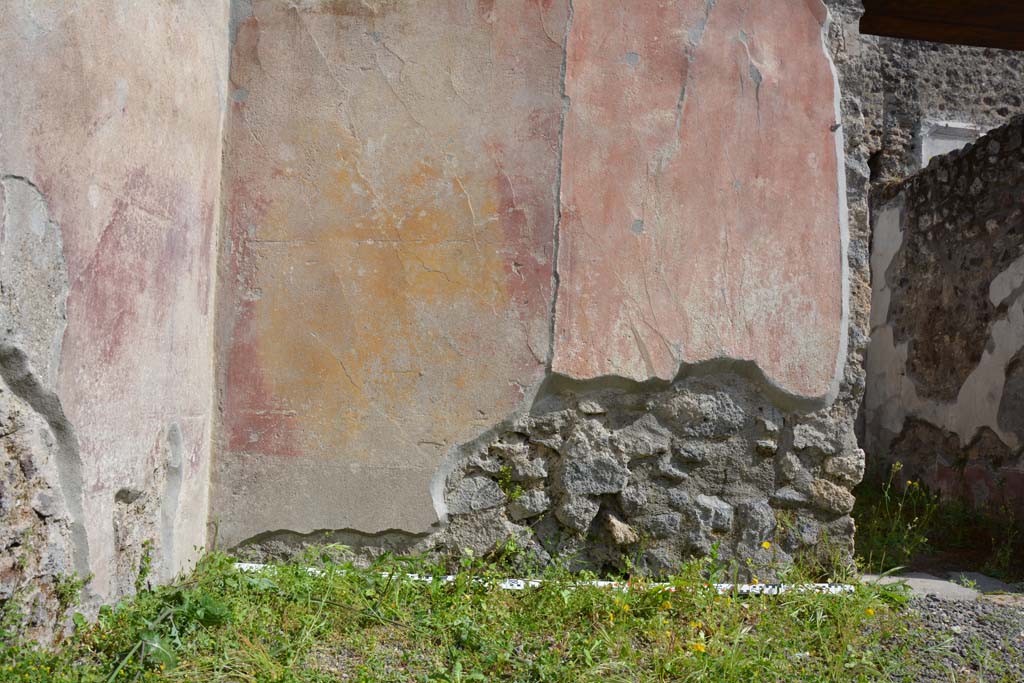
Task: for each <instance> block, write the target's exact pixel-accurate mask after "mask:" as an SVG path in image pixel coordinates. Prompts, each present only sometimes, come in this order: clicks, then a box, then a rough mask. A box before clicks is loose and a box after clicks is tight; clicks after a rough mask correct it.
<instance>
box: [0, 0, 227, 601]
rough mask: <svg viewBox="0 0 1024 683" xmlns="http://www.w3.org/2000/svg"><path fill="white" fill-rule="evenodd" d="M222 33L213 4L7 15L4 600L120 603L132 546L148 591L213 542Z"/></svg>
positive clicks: (0, 305) (19, 10)
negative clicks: (148, 575) (60, 585)
mask: <svg viewBox="0 0 1024 683" xmlns="http://www.w3.org/2000/svg"><path fill="white" fill-rule="evenodd" d="M227 32H228V13H227V6H226V3H213V2H208V1H207V0H187V1H186V2H171V1H169V0H168V1H164V0H160V1H155V2H146V3H125V2H118V1H115V0H90V1H88V2H85V1H80V2H78V1H69V2H61V3H53V2H36V1H32V0H30V1H27V2H17V3H11V2H7V3H3V4H2V6H0V63H2V64H3V69H2V70H0V92H3V97H2V98H0V121H3V135H2V138H0V208H2V212H0V215H2V226H0V324H2V329H0V375H2V378H3V383H2V385H0V424H2V427H0V428H2V429H3V430H4V431H3V448H4V451H3V458H2V460H0V466H2V467H3V471H2V473H0V515H2V517H3V526H4V538H3V543H4V550H3V555H2V557H3V563H4V564H3V568H2V569H0V576H2V579H0V585H2V591H3V596H4V597H8V595H9V594H10V593H12V592H17V591H16V589H17V587H18V585H19V584H20V585H21V586H25V585H34V586H35V588H36V589H40V590H43V591H44V593H45V591H46V589H45V586H47V585H51V584H52V583H53V582H54V581H55V577H57V576H59V575H61V574H63V573H65V572H70V571H72V570H76V571H77V573H78V574H79V576H81V577H85V576H87V575H90V574H91V575H92V577H93V578H92V581H91V583H90V585H89V587H88V590H89V591H91V593H92V595H93V596H96V597H99V598H102V599H106V600H112V599H115V598H117V597H118V596H120V595H122V594H124V593H127V592H131V591H132V590H134V582H135V578H136V576H137V574H138V571H139V562H140V558H141V556H142V554H143V552H144V550H143V543H144V542H148V543H150V544H151V545H152V548H153V553H154V564H153V566H154V578H157V579H166V578H169V577H170V576H171V575H173V574H174V573H176V572H177V571H178V570H180V569H181V568H183V567H184V566H185V565H186V563H187V562H188V561H189V560H190V559H191V558H193V557H194V547H195V546H202V545H203V544H204V541H205V536H206V501H207V487H208V484H207V482H208V471H209V470H208V467H209V452H210V451H209V431H210V426H211V424H210V423H211V399H212V395H213V391H212V381H213V368H212V362H211V361H212V349H211V341H212V334H211V332H212V320H213V310H212V301H213V283H214V280H213V277H212V271H213V266H212V264H213V251H214V245H215V241H216V240H215V231H216V221H217V216H218V201H219V200H218V197H219V188H220V166H221V160H220V138H221V133H220V130H221V118H222V111H223V107H224V96H225V93H226V90H225V84H226V76H227V71H226V66H227ZM21 531H25V533H26V534H27V535H28V536H31V537H32V539H31V543H32V546H31V547H30V546H28V545H25V544H22V545H20V546H19V545H18V544H17V540H16V538H15V535H16V534H18V533H20V532H21ZM19 558H21V559H20V560H19ZM12 587H13V588H14V590H12ZM15 597H16V598H19V599H20V600H23V601H24V602H26V603H27V604H26V608H27V609H29V610H30V611H31V610H32V609H33V607H32V605H40V604H43V605H44V610H43V611H47V610H49V609H51V608H52V607H53V604H52V602H51V603H47V604H44V603H46V600H49V599H51V598H52V595H50V596H49V597H47V595H43V596H42V597H41V598H38V597H33V596H32V595H28V594H25V595H16V596H15ZM40 600H41V601H42V602H40ZM47 605H48V606H47ZM47 618H52V614H51V615H50V616H49V617H47Z"/></svg>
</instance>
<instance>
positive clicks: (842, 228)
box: [818, 0, 850, 405]
mask: <svg viewBox="0 0 1024 683" xmlns="http://www.w3.org/2000/svg"><path fill="white" fill-rule="evenodd" d="M818 2H820V3H821V6H822V7H824V9H825V20H824V21H823V22H821V49H822V52H823V53H824V56H825V59H826V60H827V61H828V67H829V71H830V72H831V73H832V97H833V106H834V108H835V123H836V124H837V127H836V129H835V131H833V134H832V135H833V138H834V139H835V146H836V175H837V179H836V183H837V184H836V189H837V192H838V195H839V259H840V268H841V275H840V278H841V282H842V285H841V286H842V293H841V296H842V313H841V315H840V321H839V349H838V351H837V352H836V363H835V374H834V375H833V377H832V381H831V383H830V384H829V388H828V391H827V392H826V393H825V396H824V397H823V398H822V401H823V402H824V403H825V404H826V405H830V404H832V402H833V401H835V400H836V398H837V397H838V396H839V388H840V385H841V383H842V380H843V376H844V375H845V372H846V363H847V360H848V358H847V356H848V355H849V346H850V260H849V259H850V206H849V201H848V198H847V195H846V193H847V191H848V188H847V186H846V138H845V133H844V131H843V125H842V124H843V102H842V92H841V91H840V84H839V71H838V69H836V63H835V60H833V59H832V53H831V51H830V50H829V40H828V34H829V29H830V28H831V26H832V22H833V20H834V17H833V15H832V10H831V9H830V8H829V7H828V6H827V5H825V3H824V0H818Z"/></svg>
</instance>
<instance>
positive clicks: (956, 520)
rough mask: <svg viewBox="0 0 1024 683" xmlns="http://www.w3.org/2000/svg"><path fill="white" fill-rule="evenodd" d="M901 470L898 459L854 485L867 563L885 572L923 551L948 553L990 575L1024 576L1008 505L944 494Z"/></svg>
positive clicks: (1021, 540) (860, 545)
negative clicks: (986, 506) (977, 505)
mask: <svg viewBox="0 0 1024 683" xmlns="http://www.w3.org/2000/svg"><path fill="white" fill-rule="evenodd" d="M902 472H903V468H902V465H901V464H900V463H899V462H896V463H894V464H893V465H892V466H891V467H890V468H889V471H888V475H887V476H886V477H885V478H884V479H883V478H881V477H878V476H875V477H869V478H868V479H866V480H865V481H864V483H862V484H861V485H860V486H859V487H858V488H857V490H856V495H857V502H856V505H855V507H854V510H853V517H854V519H855V520H856V522H857V535H856V550H857V555H858V556H859V558H860V560H861V563H862V565H863V566H864V567H865V569H867V570H868V571H873V572H879V573H881V572H887V571H891V570H893V569H896V568H899V567H906V566H907V565H909V564H912V562H913V560H914V558H915V557H917V556H919V555H921V554H924V553H947V554H950V555H953V556H960V557H963V558H964V561H966V562H969V563H975V564H976V566H975V567H973V568H974V569H977V570H979V571H982V572H984V573H986V574H989V575H991V576H995V577H998V578H1001V579H1004V580H1007V581H1016V580H1021V579H1024V533H1022V529H1021V524H1020V522H1018V521H1017V520H1015V519H1014V517H1013V515H1011V514H1010V512H1009V511H1008V510H1006V509H999V510H989V511H983V510H977V509H974V508H972V507H970V506H969V505H967V504H966V503H965V502H963V501H960V500H953V499H943V498H941V497H940V496H939V495H937V494H935V493H933V492H931V491H929V490H928V488H927V487H926V486H924V485H923V484H921V483H920V482H919V481H915V480H911V479H904V478H903V477H902V476H901V475H902Z"/></svg>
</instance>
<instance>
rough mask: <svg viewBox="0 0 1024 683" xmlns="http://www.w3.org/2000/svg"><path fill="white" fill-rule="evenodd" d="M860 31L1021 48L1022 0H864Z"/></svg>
mask: <svg viewBox="0 0 1024 683" xmlns="http://www.w3.org/2000/svg"><path fill="white" fill-rule="evenodd" d="M860 31H861V33H867V34H872V35H879V36H889V37H893V38H909V39H911V40H927V41H932V42H936V43H952V44H954V45H975V46H979V47H995V48H1003V49H1008V50H1024V0H864V16H862V17H861V20H860Z"/></svg>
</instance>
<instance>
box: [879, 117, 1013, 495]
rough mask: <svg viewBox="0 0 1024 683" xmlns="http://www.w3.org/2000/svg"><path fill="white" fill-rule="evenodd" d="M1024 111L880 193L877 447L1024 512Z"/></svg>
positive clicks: (937, 478) (886, 458) (938, 483)
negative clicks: (1023, 409) (1023, 376)
mask: <svg viewBox="0 0 1024 683" xmlns="http://www.w3.org/2000/svg"><path fill="white" fill-rule="evenodd" d="M1022 196H1024V116H1022V117H1018V118H1016V119H1014V120H1013V121H1011V122H1010V123H1008V124H1007V125H1005V126H1003V127H1001V128H997V129H995V130H993V131H992V132H990V133H989V134H988V135H986V136H984V137H982V138H980V139H979V140H978V141H977V142H976V143H974V144H973V145H969V146H967V147H966V148H964V149H963V150H961V151H959V152H953V153H951V154H949V155H946V156H944V157H937V158H935V159H933V160H932V162H931V163H930V164H929V165H928V167H927V168H926V169H924V170H923V171H921V172H920V173H918V174H916V175H915V176H913V177H911V178H910V179H908V180H906V181H905V182H903V183H900V184H897V185H894V186H889V187H886V188H883V189H881V190H880V191H879V197H878V200H879V204H880V206H881V208H880V210H879V211H878V213H877V215H876V220H875V250H874V251H875V256H874V258H875V262H876V270H875V272H874V275H873V277H874V282H875V311H874V312H873V318H874V320H875V330H874V334H873V340H872V345H871V348H870V352H869V356H868V370H869V392H868V400H867V405H866V408H867V410H866V419H867V438H868V446H869V448H870V449H871V451H872V452H873V453H874V454H875V455H876V456H877V457H878V458H879V461H880V462H881V463H890V462H893V461H896V460H899V461H902V462H903V463H904V464H905V466H906V467H907V476H908V478H910V479H920V480H921V481H923V482H924V483H926V484H928V485H929V486H931V487H932V488H933V489H935V490H938V491H940V492H942V493H943V494H945V495H947V496H952V497H957V498H962V499H964V500H966V501H968V502H969V503H972V504H973V505H975V506H977V507H979V508H992V509H994V508H999V507H1000V506H1008V508H1009V509H1010V510H1012V511H1015V513H1016V514H1024V502H1022V501H1024V495H1022V494H1024V458H1022V448H1024V440H1022V435H1024V416H1022V414H1021V412H1020V407H1021V405H1022V403H1024V382H1022V380H1021V370H1020V358H1021V357H1022V355H1024V352H1022V348H1024V299H1022V294H1024V204H1022V203H1021V197H1022Z"/></svg>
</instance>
